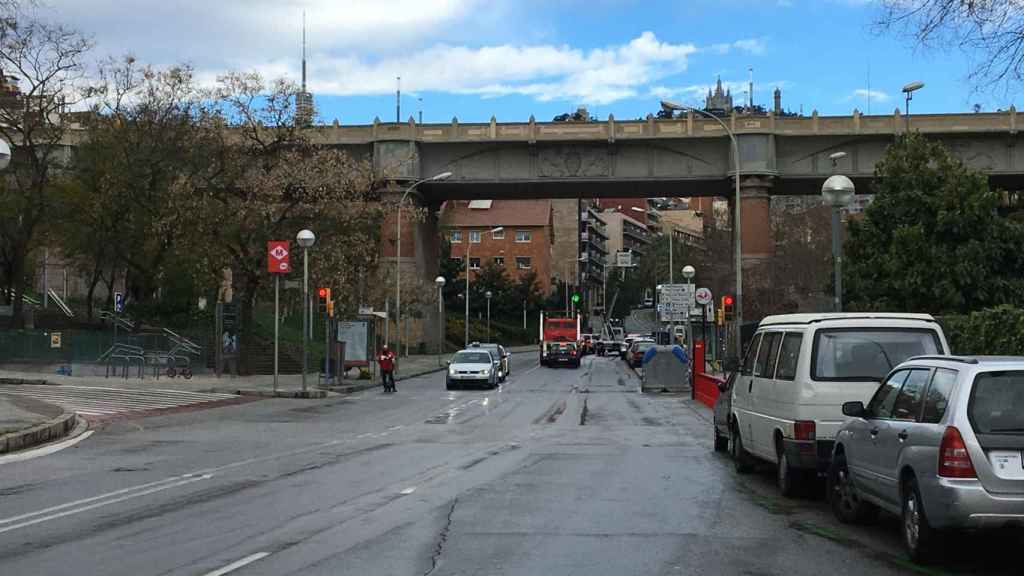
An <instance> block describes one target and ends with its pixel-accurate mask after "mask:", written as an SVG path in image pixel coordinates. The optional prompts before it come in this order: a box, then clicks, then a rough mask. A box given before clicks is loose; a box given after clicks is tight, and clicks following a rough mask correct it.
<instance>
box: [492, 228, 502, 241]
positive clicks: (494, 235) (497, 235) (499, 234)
mask: <svg viewBox="0 0 1024 576" xmlns="http://www.w3.org/2000/svg"><path fill="white" fill-rule="evenodd" d="M491 238H492V239H493V240H504V239H505V229H504V228H502V229H501V230H495V231H494V232H491Z"/></svg>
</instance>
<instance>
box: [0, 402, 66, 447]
mask: <svg viewBox="0 0 1024 576" xmlns="http://www.w3.org/2000/svg"><path fill="white" fill-rule="evenodd" d="M77 423H78V416H77V415H76V414H75V413H74V412H68V411H67V410H65V411H64V412H63V413H62V414H61V415H60V416H57V417H56V418H51V419H50V420H47V421H46V422H43V423H42V424H37V425H36V426H33V427H31V428H28V429H27V430H19V431H17V432H11V433H9V434H4V435H3V436H0V454H7V453H10V452H16V451H18V450H24V449H26V448H32V447H33V446H38V445H40V444H45V443H47V442H52V441H54V440H59V439H60V438H63V437H65V436H67V435H68V434H69V433H71V431H72V430H74V429H75V426H76V424H77Z"/></svg>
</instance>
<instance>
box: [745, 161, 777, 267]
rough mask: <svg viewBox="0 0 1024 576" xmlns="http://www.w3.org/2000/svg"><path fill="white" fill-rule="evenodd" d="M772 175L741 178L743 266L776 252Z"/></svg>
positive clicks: (762, 260) (754, 264)
mask: <svg viewBox="0 0 1024 576" xmlns="http://www.w3.org/2000/svg"><path fill="white" fill-rule="evenodd" d="M772 186H773V183H772V177H771V176H743V177H742V178H741V179H740V202H741V203H742V206H741V208H742V210H741V214H740V217H741V219H742V223H741V224H740V239H741V242H742V245H741V247H740V249H741V252H742V257H743V266H744V268H746V267H748V266H756V265H758V264H761V263H763V262H766V261H768V260H769V259H770V258H771V257H772V256H774V255H775V237H774V235H773V234H772V220H771V196H770V195H769V192H770V191H771V188H772Z"/></svg>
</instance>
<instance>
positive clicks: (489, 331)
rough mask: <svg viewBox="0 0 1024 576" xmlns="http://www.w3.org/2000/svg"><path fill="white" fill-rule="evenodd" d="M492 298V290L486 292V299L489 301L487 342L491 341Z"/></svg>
mask: <svg viewBox="0 0 1024 576" xmlns="http://www.w3.org/2000/svg"><path fill="white" fill-rule="evenodd" d="M491 296H493V294H492V293H491V291H490V290H488V291H487V292H484V298H486V299H487V341H488V342H490V341H491Z"/></svg>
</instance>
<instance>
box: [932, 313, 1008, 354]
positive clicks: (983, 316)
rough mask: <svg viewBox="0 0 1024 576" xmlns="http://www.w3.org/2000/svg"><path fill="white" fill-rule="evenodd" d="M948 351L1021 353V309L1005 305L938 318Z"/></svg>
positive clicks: (956, 352) (963, 352)
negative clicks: (947, 342)
mask: <svg viewBox="0 0 1024 576" xmlns="http://www.w3.org/2000/svg"><path fill="white" fill-rule="evenodd" d="M939 322H940V323H941V324H942V329H943V331H944V332H945V333H946V339H947V340H948V341H949V347H950V350H951V351H952V352H953V354H962V355H996V356H1024V310H1022V309H1020V308H1015V307H1013V306H1009V305H1003V306H998V307H995V308H987V309H985V310H980V311H978V312H971V313H970V314H958V315H950V316H943V317H941V318H939Z"/></svg>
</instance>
